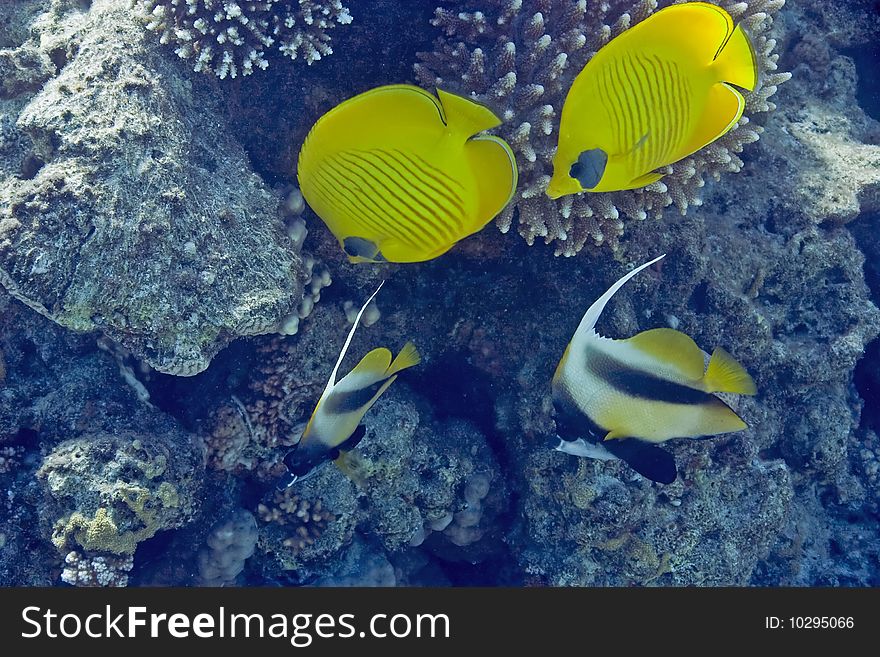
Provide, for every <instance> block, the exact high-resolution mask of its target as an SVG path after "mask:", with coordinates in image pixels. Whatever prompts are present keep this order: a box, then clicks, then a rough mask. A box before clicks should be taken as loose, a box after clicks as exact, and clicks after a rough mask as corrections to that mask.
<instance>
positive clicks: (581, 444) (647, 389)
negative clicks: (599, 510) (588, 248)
mask: <svg viewBox="0 0 880 657" xmlns="http://www.w3.org/2000/svg"><path fill="white" fill-rule="evenodd" d="M663 257H664V256H660V257H659V258H655V259H654V260H651V261H650V262H647V263H645V264H643V265H641V266H640V267H637V268H635V269H633V270H632V271H631V272H629V273H628V274H626V275H625V276H623V277H622V278H621V279H620V280H619V281H617V282H616V283H615V284H614V285H612V286H611V288H610V289H609V290H608V291H607V292H605V294H603V295H602V296H601V297H599V299H598V300H597V301H596V302H595V303H594V304H593V305H592V306H590V308H589V309H588V310H587V312H586V314H584V317H583V319H581V323H580V325H579V326H578V328H577V331H575V334H574V337H572V339H571V342H570V343H569V344H568V347H567V348H566V350H565V354H564V355H563V356H562V360H560V361H559V365H558V366H557V367H556V373H555V374H554V375H553V384H552V387H553V405H554V407H555V409H556V424H557V433H559V437H558V444H555V445H554V447H555V449H557V450H559V451H562V452H566V453H569V454H575V455H577V456H589V457H592V458H605V459H610V458H614V457H616V458H620V459H623V460H624V461H626V462H627V463H628V464H629V465H630V466H631V467H632V468H633V469H634V470H636V472H638V473H639V474H641V475H643V476H645V477H647V478H649V479H651V480H653V481H658V482H660V483H664V484H668V483H672V482H673V481H674V480H675V477H676V470H675V460H674V458H673V457H672V455H671V454H670V453H669V452H667V451H665V450H663V449H661V448H659V447H658V446H657V445H658V444H659V443H662V442H665V441H667V440H669V439H670V438H696V437H698V436H714V435H718V434H722V433H728V432H730V431H739V430H741V429H745V428H746V423H745V422H743V420H742V419H741V418H740V417H739V416H738V415H737V414H736V413H735V412H734V411H733V409H731V408H730V406H728V405H727V404H726V403H725V402H724V401H722V400H721V399H720V398H719V396H718V394H717V393H733V394H739V395H754V394H756V392H757V389H756V387H755V382H754V381H753V380H752V377H750V376H749V374H748V373H747V372H746V371H745V370H744V369H743V367H742V366H741V365H740V364H739V363H737V362H736V361H735V360H734V359H733V357H732V356H731V355H730V354H728V353H727V352H726V351H724V350H723V349H721V348H720V347H719V348H717V349H715V351H714V353H713V354H712V356H711V358H709V357H708V354H706V353H705V352H703V351H702V350H701V349H700V348H699V347H698V346H697V344H696V343H695V342H694V341H693V340H692V339H691V338H690V337H688V336H687V335H685V334H684V333H681V332H680V331H675V330H673V329H668V328H657V329H651V330H648V331H643V332H641V333H638V334H636V335H634V336H633V337H631V338H628V339H626V340H612V339H609V338H604V337H601V336H600V335H599V334H598V333H596V329H595V327H596V322H597V321H598V319H599V316H600V315H601V314H602V310H603V309H604V308H605V305H606V304H607V303H608V301H609V300H610V299H611V297H613V296H614V294H615V293H616V292H617V291H618V290H619V289H620V288H621V287H622V286H623V285H624V283H626V282H627V281H628V280H629V279H631V278H632V277H633V276H635V275H636V274H638V273H639V272H640V271H642V270H643V269H645V268H646V267H648V266H650V265H652V264H654V263H655V262H657V261H658V260H660V258H663ZM707 358H709V363H708V366H707V365H706V359H707ZM585 438H586V439H585ZM554 442H555V441H554ZM591 443H592V444H591Z"/></svg>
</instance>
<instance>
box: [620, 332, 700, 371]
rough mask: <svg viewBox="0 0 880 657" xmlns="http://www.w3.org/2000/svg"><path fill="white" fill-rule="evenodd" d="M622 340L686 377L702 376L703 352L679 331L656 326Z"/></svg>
mask: <svg viewBox="0 0 880 657" xmlns="http://www.w3.org/2000/svg"><path fill="white" fill-rule="evenodd" d="M623 342H626V343H628V344H630V345H632V346H633V347H635V348H636V349H638V350H639V351H643V352H644V353H646V354H649V355H651V356H653V357H655V358H657V359H658V360H661V361H663V362H664V363H666V364H668V365H670V366H672V367H674V368H675V369H677V370H678V371H680V372H681V373H682V374H683V375H684V376H685V377H686V378H688V379H691V380H693V381H699V380H700V379H701V378H703V371H704V370H705V367H706V366H705V360H704V358H703V352H702V351H701V350H700V348H699V347H698V346H697V343H696V342H694V341H693V340H692V339H691V338H690V337H689V336H687V335H685V334H684V333H682V332H681V331H676V330H674V329H671V328H656V329H651V330H649V331H642V332H641V333H637V334H636V335H634V336H632V337H631V338H629V339H627V340H623Z"/></svg>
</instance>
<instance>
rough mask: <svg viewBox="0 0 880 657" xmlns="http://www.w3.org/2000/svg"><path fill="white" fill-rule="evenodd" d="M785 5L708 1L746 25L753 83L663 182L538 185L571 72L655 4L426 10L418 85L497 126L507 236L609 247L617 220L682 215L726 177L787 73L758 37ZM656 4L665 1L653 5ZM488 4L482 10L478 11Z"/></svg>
mask: <svg viewBox="0 0 880 657" xmlns="http://www.w3.org/2000/svg"><path fill="white" fill-rule="evenodd" d="M784 3H785V0H752V1H751V2H732V1H730V0H723V1H722V2H719V3H718V4H720V5H722V6H723V7H724V8H725V9H727V10H728V11H729V12H730V13H731V15H732V16H733V17H734V19H735V20H736V21H739V22H742V23H743V24H744V25H745V26H746V27H747V29H748V31H749V34H750V35H751V37H752V42H753V44H754V46H755V51H756V53H757V58H758V66H759V70H760V82H759V86H758V87H757V89H755V91H754V92H752V93H749V94H746V110H745V114H744V115H743V117H742V119H741V120H740V121H739V123H738V124H737V125H736V126H735V127H734V128H733V129H732V130H731V131H730V132H728V133H727V134H726V135H724V136H723V137H722V138H721V139H718V140H717V141H715V142H714V143H712V144H710V145H709V146H707V147H705V148H704V149H702V150H700V151H698V152H697V153H695V154H694V155H691V156H690V157H687V158H685V159H683V160H681V161H679V162H676V163H674V164H672V165H670V166H668V167H666V170H665V172H666V176H665V177H664V178H663V179H662V180H660V181H658V182H655V183H653V184H651V185H649V186H647V187H645V188H643V189H638V190H631V191H623V192H610V193H597V194H589V193H586V194H578V195H574V196H565V197H563V198H561V199H558V200H556V201H553V200H551V199H549V198H548V197H547V196H546V195H545V194H544V190H545V189H546V188H547V183H548V182H549V180H550V174H551V173H552V168H553V167H552V158H553V154H554V152H555V149H556V142H557V133H556V131H557V125H558V120H559V116H560V114H561V111H562V105H563V102H564V100H565V96H566V94H567V93H568V89H569V88H570V86H571V83H572V81H573V79H574V77H575V76H576V75H577V74H578V73H579V72H580V71H581V69H582V68H583V66H584V65H585V64H586V63H587V62H588V61H589V60H590V58H591V57H592V56H593V55H594V54H595V53H596V52H597V51H598V50H599V49H600V48H601V47H602V46H603V45H605V44H606V43H608V41H610V40H611V39H612V38H614V37H615V36H617V35H618V34H620V33H621V32H623V31H624V30H626V29H628V28H629V27H631V26H632V25H634V24H636V23H638V22H639V21H641V20H643V19H645V18H646V17H647V16H649V15H650V14H651V13H653V12H654V10H655V9H657V7H658V2H657V0H636V1H635V3H633V2H632V1H631V0H626V1H623V2H611V1H604V2H589V3H588V2H586V0H580V1H579V2H572V3H563V2H553V1H552V0H483V2H482V3H480V7H481V8H483V10H482V11H470V9H471V8H472V6H473V5H474V3H473V2H470V1H469V0H456V1H455V2H452V3H451V4H453V5H455V6H456V8H457V9H456V10H451V9H444V8H438V9H437V11H436V15H435V18H434V21H433V23H434V25H435V26H437V27H439V28H440V29H442V30H443V31H444V33H445V34H446V38H445V39H441V40H439V41H438V42H437V45H436V49H435V50H434V52H430V53H420V59H421V62H420V63H418V64H416V65H415V73H416V77H417V78H418V80H419V81H420V82H421V83H422V84H424V85H427V86H434V85H436V86H442V87H444V88H447V89H450V90H453V91H457V92H464V93H467V94H470V95H471V96H472V97H474V98H476V99H478V100H480V101H481V102H484V103H485V104H486V105H488V106H489V107H492V108H493V109H495V110H496V111H497V112H498V113H499V115H500V116H501V118H502V119H503V120H504V124H503V125H502V126H501V128H500V132H501V135H502V136H503V137H504V138H505V139H506V140H507V141H508V142H509V143H510V145H511V146H512V147H513V149H514V152H515V153H516V156H517V164H518V165H519V170H520V187H519V189H518V190H517V192H516V195H515V196H514V199H513V201H512V202H511V204H510V205H509V206H508V207H507V208H506V209H505V211H504V212H503V213H502V214H501V215H500V216H499V217H498V219H497V224H498V227H499V229H500V230H501V232H507V231H508V230H509V229H510V227H511V225H512V224H513V220H514V216H515V215H518V217H519V232H520V234H521V235H522V236H523V238H525V240H526V241H527V242H528V243H529V244H530V245H531V244H533V243H534V241H535V239H536V238H543V240H544V242H545V243H547V244H550V243H554V246H555V252H556V255H565V256H572V255H575V254H576V253H577V252H579V251H580V250H581V249H582V248H583V247H584V245H585V244H587V243H592V244H594V245H596V246H598V245H601V244H607V245H608V246H609V247H610V248H611V249H612V251H617V250H618V249H619V238H620V236H621V235H622V234H623V230H624V219H631V220H632V219H635V220H643V219H645V218H647V217H648V215H649V214H650V215H654V216H660V215H662V213H663V210H664V208H666V207H668V206H670V205H673V204H674V205H675V206H676V207H677V208H678V209H679V211H680V212H681V213H682V214H685V213H686V212H687V210H688V208H689V207H690V206H692V205H700V204H701V197H700V190H701V188H702V187H703V186H704V184H705V180H706V178H707V177H709V178H715V179H717V178H719V177H720V175H721V174H722V173H724V172H737V171H739V170H740V169H741V168H742V166H743V162H742V160H741V159H740V158H739V156H738V154H739V153H741V152H742V150H743V147H744V146H745V145H746V144H748V143H751V142H754V141H757V139H758V137H759V135H760V133H761V131H762V128H761V127H760V126H756V125H754V124H753V123H752V122H751V120H750V117H753V116H754V115H756V114H760V113H764V112H769V111H771V110H773V109H775V106H774V105H773V103H771V102H770V101H769V98H770V97H771V96H772V95H773V94H774V93H775V92H776V87H777V85H779V84H781V83H782V82H784V81H785V80H787V79H788V78H789V77H790V75H789V74H788V73H776V72H775V71H776V60H777V57H778V56H777V55H776V54H774V49H775V46H776V41H775V40H774V39H773V38H771V37H770V28H771V26H772V23H773V15H774V14H775V13H776V12H777V11H778V10H779V9H780V8H781V7H782V6H783V4H784ZM660 4H661V5H665V4H669V3H668V2H663V1H662V0H661V2H660ZM487 5H488V6H487Z"/></svg>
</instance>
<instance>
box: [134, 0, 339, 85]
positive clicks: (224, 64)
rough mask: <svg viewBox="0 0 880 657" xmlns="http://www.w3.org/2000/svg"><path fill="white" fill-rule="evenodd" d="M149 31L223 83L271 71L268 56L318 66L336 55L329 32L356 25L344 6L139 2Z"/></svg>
mask: <svg viewBox="0 0 880 657" xmlns="http://www.w3.org/2000/svg"><path fill="white" fill-rule="evenodd" d="M135 4H136V6H137V7H138V9H139V10H140V11H141V12H142V14H143V16H144V19H145V20H146V25H147V29H148V30H151V31H154V32H158V33H160V34H161V36H160V41H161V42H162V43H163V44H171V45H173V46H174V52H175V53H177V55H178V57H180V58H181V59H194V60H195V65H194V67H193V68H194V70H196V71H199V72H204V73H213V74H215V75H216V76H217V77H218V78H220V79H221V80H222V79H224V78H227V77H230V78H235V77H238V76H239V75H250V74H251V73H253V72H254V70H255V69H266V68H267V67H268V66H269V61H268V60H267V59H266V52H267V51H268V50H269V49H270V48H277V50H278V51H279V52H280V53H281V54H282V55H284V56H285V57H289V58H290V59H293V60H296V59H301V60H304V61H305V62H306V64H309V65H311V64H312V63H314V62H316V61H318V60H319V59H322V58H323V57H326V56H327V55H330V54H332V53H333V48H332V47H331V46H330V36H329V35H328V34H327V31H328V30H330V29H331V28H333V27H335V26H336V25H337V24H339V25H347V24H348V23H351V20H352V19H351V14H349V13H348V9H347V8H346V7H344V6H343V5H342V2H340V0H330V1H329V2H314V1H312V0H237V1H236V0H135Z"/></svg>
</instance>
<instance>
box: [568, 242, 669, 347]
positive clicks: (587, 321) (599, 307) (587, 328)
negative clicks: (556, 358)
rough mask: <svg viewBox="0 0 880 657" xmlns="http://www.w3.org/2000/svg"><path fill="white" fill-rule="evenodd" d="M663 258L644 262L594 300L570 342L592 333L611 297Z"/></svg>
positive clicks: (662, 256)
mask: <svg viewBox="0 0 880 657" xmlns="http://www.w3.org/2000/svg"><path fill="white" fill-rule="evenodd" d="M664 257H666V254H665V253H664V254H663V255H661V256H658V257H656V258H654V259H653V260H651V261H650V262H646V263H645V264H643V265H639V266H638V267H636V268H635V269H633V270H632V271H631V272H629V273H627V274H625V275H624V276H622V277H621V278H620V279H619V280H618V281H617V282H616V283H615V284H614V285H612V286H611V287H610V288H608V291H607V292H605V294H603V295H602V296H601V297H599V298H598V299H596V301H595V302H593V305H592V306H590V307H589V308H588V309H587V312H585V313H584V316H583V318H582V319H581V323H580V324H579V325H578V328H577V331H575V334H574V338H573V339H572V342H574V341H576V340H579V339H583V338H586V337H587V336H588V335H589V334H590V333H591V332H593V330H594V329H595V327H596V322H598V321H599V316H600V315H601V314H602V311H603V310H605V306H606V305H607V304H608V302H609V301H610V300H611V297H613V296H614V295H615V294H616V293H617V291H618V290H619V289H620V288H622V287H623V286H624V285H625V284H626V282H627V281H628V280H629V279H631V278H632V277H633V276H635V275H636V274H638V273H639V272H640V271H642V270H643V269H645V268H646V267H650V266H651V265H653V264H654V263H655V262H657V261H658V260H660V259H662V258H664Z"/></svg>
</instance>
